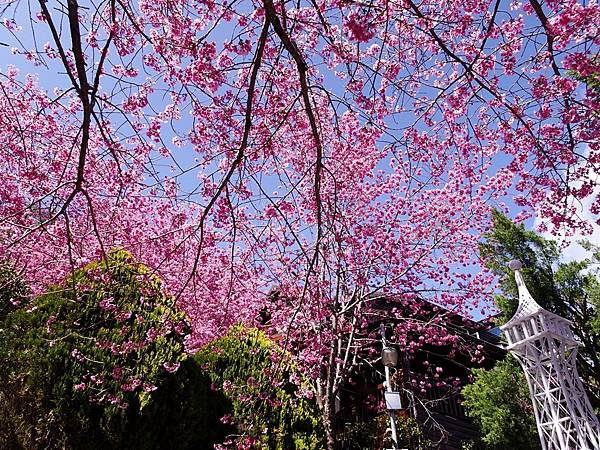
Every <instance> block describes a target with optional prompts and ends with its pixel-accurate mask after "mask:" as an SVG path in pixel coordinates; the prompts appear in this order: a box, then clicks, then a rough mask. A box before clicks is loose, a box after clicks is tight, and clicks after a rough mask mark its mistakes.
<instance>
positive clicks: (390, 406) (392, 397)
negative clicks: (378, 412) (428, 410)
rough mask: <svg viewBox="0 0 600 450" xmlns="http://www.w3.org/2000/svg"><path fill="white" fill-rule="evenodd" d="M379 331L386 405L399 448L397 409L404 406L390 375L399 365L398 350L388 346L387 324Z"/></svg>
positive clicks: (393, 439)
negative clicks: (392, 369)
mask: <svg viewBox="0 0 600 450" xmlns="http://www.w3.org/2000/svg"><path fill="white" fill-rule="evenodd" d="M379 332H380V333H381V343H382V345H383V350H381V362H382V363H383V365H384V367H385V392H384V396H385V407H386V409H387V411H388V414H389V416H390V428H391V430H392V442H393V443H394V448H395V449H398V448H399V447H398V433H397V431H396V410H398V409H400V408H401V407H402V404H401V401H400V392H395V391H393V390H392V381H391V377H390V368H392V367H396V365H398V351H397V350H396V349H395V348H394V347H388V346H387V343H386V341H385V326H384V325H383V324H381V325H380V326H379Z"/></svg>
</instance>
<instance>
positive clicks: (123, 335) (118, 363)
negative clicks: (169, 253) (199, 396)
mask: <svg viewBox="0 0 600 450" xmlns="http://www.w3.org/2000/svg"><path fill="white" fill-rule="evenodd" d="M186 327H187V326H186V323H185V317H184V315H183V313H182V312H180V311H178V310H177V309H176V308H175V305H174V300H173V299H172V298H169V297H167V296H165V295H164V294H163V293H162V292H161V286H160V281H159V280H158V279H157V278H156V277H155V276H153V275H152V274H151V273H150V271H149V270H148V269H147V268H145V267H144V266H142V265H140V264H137V263H135V262H134V260H133V258H132V257H131V256H130V255H129V254H128V253H127V252H124V251H113V252H111V253H110V254H109V255H108V256H107V258H106V259H105V260H102V261H100V262H97V263H93V264H90V265H88V266H87V267H85V268H84V269H81V270H79V271H77V272H75V273H74V275H73V276H72V278H70V279H69V280H67V282H66V283H65V285H64V286H57V287H54V288H52V289H50V290H49V291H48V292H47V293H46V294H43V295H41V296H39V297H37V298H36V299H34V300H33V302H32V303H31V304H29V305H28V306H27V309H19V310H16V311H14V312H12V313H10V314H9V315H8V316H7V317H6V319H5V320H4V322H3V323H2V325H1V327H0V367H1V369H0V385H1V386H0V390H1V395H0V400H1V402H0V408H2V409H1V411H0V418H2V420H3V421H5V422H4V423H5V428H6V431H4V432H3V437H2V439H3V440H5V441H7V442H9V443H10V446H11V447H10V448H19V446H22V447H23V448H27V449H35V448H53V449H61V448H76V449H78V448H86V449H93V448H98V449H110V448H140V447H137V444H136V446H135V447H132V445H133V444H131V442H134V441H131V440H132V439H141V438H142V436H140V435H139V434H137V430H138V429H140V427H139V424H140V423H144V421H145V423H147V424H148V425H149V427H148V431H149V433H154V435H155V436H158V433H159V431H158V430H157V429H152V428H151V424H152V420H150V419H151V416H152V417H154V418H155V419H156V418H157V417H156V416H157V415H156V414H154V415H152V413H151V412H152V410H153V409H152V408H151V407H150V406H149V405H150V404H151V400H152V397H157V396H159V395H163V396H164V394H165V393H164V392H161V393H160V394H159V392H158V390H157V388H158V386H159V385H160V384H161V383H164V382H165V380H167V379H168V378H169V376H170V374H169V371H167V370H166V369H165V368H168V369H171V368H174V367H176V366H177V364H180V363H181V362H182V361H183V360H184V359H185V355H184V352H183V350H184V342H183V341H184V335H185V333H186V332H187V328H186ZM190 370H192V371H193V369H189V368H187V369H186V371H184V372H182V374H183V375H185V376H187V377H188V378H189V377H192V376H195V377H196V378H201V377H200V375H199V374H197V373H196V374H194V373H193V372H190ZM198 381H201V380H198ZM182 382H183V381H182V380H179V381H171V382H170V383H171V384H172V387H173V388H175V387H177V383H180V384H181V383H182ZM203 383H204V385H205V386H208V380H207V379H206V378H205V379H204V381H203ZM175 390H176V389H175ZM207 392H208V390H207ZM171 395H173V396H174V397H176V395H174V394H171ZM153 408H154V410H156V411H158V409H157V408H156V407H153ZM178 408H179V410H181V406H180V405H179V406H178ZM172 409H173V410H174V411H177V408H176V407H175V405H173V407H172ZM142 418H144V420H142V421H141V419H142ZM158 419H160V420H164V419H162V418H158ZM161 433H162V430H161ZM146 437H147V436H146ZM147 440H148V441H152V439H147ZM0 444H2V442H0ZM148 445H149V446H147V447H143V448H164V447H156V446H155V445H150V444H148ZM0 446H1V445H0ZM181 448H184V447H181Z"/></svg>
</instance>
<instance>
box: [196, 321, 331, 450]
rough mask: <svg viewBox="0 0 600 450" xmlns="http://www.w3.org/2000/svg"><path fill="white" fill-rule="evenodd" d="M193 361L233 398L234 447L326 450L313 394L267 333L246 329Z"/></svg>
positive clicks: (216, 343)
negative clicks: (236, 436) (236, 433)
mask: <svg viewBox="0 0 600 450" xmlns="http://www.w3.org/2000/svg"><path fill="white" fill-rule="evenodd" d="M194 360H195V361H197V362H198V364H200V365H201V367H203V368H204V369H205V370H206V371H207V373H208V374H209V376H210V378H211V380H212V382H213V383H214V386H215V387H216V388H218V389H219V390H220V391H221V392H223V393H224V395H225V396H226V397H227V398H228V399H230V400H231V402H232V405H233V410H232V411H231V417H225V418H224V421H225V422H227V421H228V419H229V420H231V422H232V423H233V424H235V425H236V426H237V429H238V434H239V436H238V438H237V439H236V442H235V443H234V444H233V445H235V446H236V447H235V448H244V447H246V448H250V446H252V447H251V448H258V449H272V450H279V449H281V450H284V449H286V450H290V449H323V448H325V440H324V436H325V433H324V431H323V429H322V427H321V422H320V414H319V411H318V409H317V406H316V404H315V402H314V401H313V400H312V399H310V398H309V397H310V394H309V392H310V390H309V389H308V385H307V382H306V381H305V380H303V378H302V376H301V375H300V373H299V371H298V368H297V367H296V365H295V364H294V363H293V362H292V361H291V359H290V357H289V355H287V354H286V353H285V352H283V351H282V350H281V349H280V348H279V347H278V346H277V345H276V344H275V343H274V342H273V341H271V340H270V339H269V338H268V337H267V336H266V335H265V334H264V333H263V332H261V331H260V330H257V329H249V330H246V329H244V328H242V327H241V326H237V327H234V328H232V329H231V330H230V332H229V333H228V334H227V335H226V336H224V337H222V338H220V339H217V340H216V341H214V342H213V343H211V344H209V345H208V346H206V347H205V348H203V349H201V350H200V351H199V352H198V353H197V354H196V355H194Z"/></svg>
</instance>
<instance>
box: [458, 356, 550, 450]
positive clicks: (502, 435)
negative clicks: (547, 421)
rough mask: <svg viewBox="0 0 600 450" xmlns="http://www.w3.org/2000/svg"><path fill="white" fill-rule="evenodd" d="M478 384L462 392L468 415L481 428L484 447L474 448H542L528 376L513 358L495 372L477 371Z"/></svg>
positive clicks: (530, 449) (474, 444)
mask: <svg viewBox="0 0 600 450" xmlns="http://www.w3.org/2000/svg"><path fill="white" fill-rule="evenodd" d="M474 375H475V382H474V383H473V384H470V385H467V386H465V387H464V388H463V390H462V395H463V397H464V399H465V400H464V406H465V408H466V410H467V413H468V414H469V416H470V417H472V418H473V419H474V420H475V422H476V423H477V424H478V425H479V426H480V428H481V432H482V438H481V441H482V442H481V443H479V445H477V444H476V443H472V444H470V445H471V448H473V449H475V448H481V449H486V450H504V449H511V450H533V449H536V448H540V443H539V438H538V434H537V429H536V424H535V418H534V416H533V409H532V406H531V400H530V399H529V391H528V388H527V383H526V381H525V376H524V375H523V372H522V370H521V368H520V367H519V366H518V364H517V362H516V361H515V360H514V358H512V357H511V356H507V357H506V358H505V359H504V360H502V361H500V362H498V363H497V364H496V367H494V368H493V369H492V370H489V371H486V370H482V369H475V370H474Z"/></svg>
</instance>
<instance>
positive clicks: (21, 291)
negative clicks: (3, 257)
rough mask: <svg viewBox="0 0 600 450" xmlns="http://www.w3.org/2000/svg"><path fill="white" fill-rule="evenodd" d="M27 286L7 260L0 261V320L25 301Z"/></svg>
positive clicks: (27, 294)
mask: <svg viewBox="0 0 600 450" xmlns="http://www.w3.org/2000/svg"><path fill="white" fill-rule="evenodd" d="M30 294H31V292H30V290H29V286H27V284H26V283H25V281H24V280H23V279H22V278H21V277H20V276H19V275H18V274H17V272H16V271H15V270H14V268H13V267H12V266H11V265H10V264H9V263H8V262H7V261H0V321H2V320H4V319H5V318H6V316H7V315H8V314H9V313H11V312H12V311H15V310H17V309H19V307H20V306H21V305H23V304H25V303H26V301H27V299H28V298H29V295H30Z"/></svg>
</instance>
